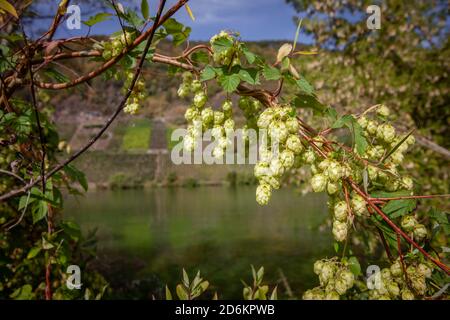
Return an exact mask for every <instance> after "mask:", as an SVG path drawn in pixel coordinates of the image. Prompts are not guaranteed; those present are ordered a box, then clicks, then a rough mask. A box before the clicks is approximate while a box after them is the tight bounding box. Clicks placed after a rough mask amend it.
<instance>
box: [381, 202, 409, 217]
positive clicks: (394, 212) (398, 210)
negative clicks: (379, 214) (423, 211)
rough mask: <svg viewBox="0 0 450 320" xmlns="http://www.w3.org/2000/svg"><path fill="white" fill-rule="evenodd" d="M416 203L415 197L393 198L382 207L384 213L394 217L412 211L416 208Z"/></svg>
mask: <svg viewBox="0 0 450 320" xmlns="http://www.w3.org/2000/svg"><path fill="white" fill-rule="evenodd" d="M416 204H417V201H416V200H415V199H400V200H391V201H389V202H388V203H387V204H386V205H385V206H383V208H382V209H383V212H384V213H386V214H387V215H388V216H389V217H390V218H392V219H394V218H398V217H401V216H403V215H405V214H408V213H410V212H411V211H412V210H414V208H415V207H416Z"/></svg>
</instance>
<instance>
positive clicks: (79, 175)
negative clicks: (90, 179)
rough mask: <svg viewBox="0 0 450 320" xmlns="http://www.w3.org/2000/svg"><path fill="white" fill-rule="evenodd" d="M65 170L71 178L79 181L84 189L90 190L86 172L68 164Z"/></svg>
mask: <svg viewBox="0 0 450 320" xmlns="http://www.w3.org/2000/svg"><path fill="white" fill-rule="evenodd" d="M63 170H64V172H65V173H66V174H67V175H68V176H69V178H70V179H72V180H74V181H77V182H78V183H79V184H80V185H81V186H82V187H83V189H84V191H87V190H88V183H87V180H86V176H85V174H84V173H83V172H82V171H80V170H78V169H77V168H76V167H75V166H73V165H71V164H68V165H66V166H64V168H63Z"/></svg>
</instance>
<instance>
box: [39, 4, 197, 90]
mask: <svg viewBox="0 0 450 320" xmlns="http://www.w3.org/2000/svg"><path fill="white" fill-rule="evenodd" d="M188 1H189V0H179V1H178V2H177V3H176V4H175V5H174V6H173V7H172V8H170V9H169V10H168V11H167V12H166V14H165V15H164V16H162V17H161V19H160V20H159V21H158V23H154V24H153V25H152V27H151V28H149V29H148V30H147V31H145V32H144V33H142V34H141V35H140V36H139V37H137V38H136V39H135V40H134V41H133V43H132V44H131V45H130V46H127V47H125V48H124V49H123V50H122V52H120V53H119V54H118V55H117V56H115V57H113V58H111V59H110V60H108V61H106V62H105V63H104V64H102V65H101V66H100V67H98V68H97V69H95V70H93V71H91V72H89V73H87V74H85V75H83V76H81V77H78V78H76V79H74V80H72V81H70V82H64V83H44V82H36V85H37V86H38V87H40V88H43V89H52V90H59V89H67V88H71V87H73V86H76V85H78V84H80V83H83V82H85V81H89V80H91V79H93V78H95V77H97V76H98V75H100V74H102V73H103V72H105V71H106V70H108V69H109V68H110V67H112V66H113V65H115V64H116V63H117V62H119V61H120V59H122V58H123V56H125V55H126V54H127V53H129V52H130V51H131V50H133V49H134V48H135V47H137V46H138V45H139V44H140V43H141V42H143V41H144V40H145V39H147V38H148V36H149V35H150V34H152V33H154V32H155V30H156V29H157V28H158V27H159V26H161V25H162V24H163V23H164V22H165V21H166V20H167V19H169V18H170V17H171V16H172V15H173V14H174V13H175V12H176V11H178V9H179V8H181V7H182V6H183V5H185V4H186V2H188Z"/></svg>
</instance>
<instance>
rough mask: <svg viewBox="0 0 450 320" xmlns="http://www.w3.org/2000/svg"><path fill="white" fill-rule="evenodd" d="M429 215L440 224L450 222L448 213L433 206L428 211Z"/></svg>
mask: <svg viewBox="0 0 450 320" xmlns="http://www.w3.org/2000/svg"><path fill="white" fill-rule="evenodd" d="M428 216H429V217H430V218H431V219H433V220H435V221H436V222H438V223H439V224H449V222H448V214H446V213H445V212H442V211H439V210H437V209H436V208H431V209H430V211H429V212H428Z"/></svg>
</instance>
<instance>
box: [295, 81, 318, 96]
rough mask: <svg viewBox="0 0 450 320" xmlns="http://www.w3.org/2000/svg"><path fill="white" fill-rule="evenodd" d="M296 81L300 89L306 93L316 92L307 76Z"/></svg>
mask: <svg viewBox="0 0 450 320" xmlns="http://www.w3.org/2000/svg"><path fill="white" fill-rule="evenodd" d="M296 83H297V86H298V87H299V89H300V90H302V91H303V92H305V93H306V94H309V95H311V94H313V93H314V87H313V86H312V85H311V84H310V83H309V82H308V80H306V79H305V78H303V77H301V78H300V79H299V80H297V81H296Z"/></svg>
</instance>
